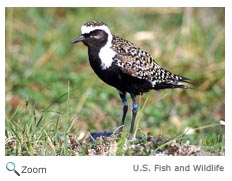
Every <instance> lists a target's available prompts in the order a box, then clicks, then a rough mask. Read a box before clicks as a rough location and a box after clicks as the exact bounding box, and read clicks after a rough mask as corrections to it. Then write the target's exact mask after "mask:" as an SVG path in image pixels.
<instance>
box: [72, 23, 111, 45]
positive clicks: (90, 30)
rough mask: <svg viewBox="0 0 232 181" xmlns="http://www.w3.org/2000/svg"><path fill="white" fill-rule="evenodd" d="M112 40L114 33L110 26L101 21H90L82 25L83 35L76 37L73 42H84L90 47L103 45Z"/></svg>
mask: <svg viewBox="0 0 232 181" xmlns="http://www.w3.org/2000/svg"><path fill="white" fill-rule="evenodd" d="M111 41H112V34H111V32H110V30H109V28H108V26H107V25H106V24H105V23H103V22H101V21H90V22H87V23H85V24H84V25H83V26H82V27H81V36H80V37H78V38H76V39H75V40H74V41H73V42H72V44H75V43H78V42H83V43H84V44H85V45H86V46H88V47H90V48H91V47H98V48H101V47H103V46H104V45H105V44H106V43H107V42H111Z"/></svg>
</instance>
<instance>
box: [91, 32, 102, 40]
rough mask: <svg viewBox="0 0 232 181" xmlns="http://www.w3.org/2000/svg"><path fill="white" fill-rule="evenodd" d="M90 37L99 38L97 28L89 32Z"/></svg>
mask: <svg viewBox="0 0 232 181" xmlns="http://www.w3.org/2000/svg"><path fill="white" fill-rule="evenodd" d="M91 37H93V38H95V39H100V38H101V34H100V31H99V30H94V31H92V32H91Z"/></svg>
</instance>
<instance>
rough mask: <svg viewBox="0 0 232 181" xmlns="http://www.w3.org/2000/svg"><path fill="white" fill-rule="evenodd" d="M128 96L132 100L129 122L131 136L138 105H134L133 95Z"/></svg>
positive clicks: (134, 98) (134, 97)
mask: <svg viewBox="0 0 232 181" xmlns="http://www.w3.org/2000/svg"><path fill="white" fill-rule="evenodd" d="M130 95H131V99H132V120H131V127H130V133H131V134H133V131H134V125H135V118H136V115H137V110H138V104H137V103H136V96H135V95H134V94H130Z"/></svg>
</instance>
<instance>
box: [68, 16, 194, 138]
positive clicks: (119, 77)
mask: <svg viewBox="0 0 232 181" xmlns="http://www.w3.org/2000/svg"><path fill="white" fill-rule="evenodd" d="M79 42H82V43H83V44H84V45H85V46H87V48H88V58H89V64H90V66H91V67H92V69H93V71H94V72H95V73H96V74H97V76H98V77H99V78H100V79H101V80H102V81H104V82H105V83H106V84H108V85H110V86H112V87H114V88H116V89H117V90H118V92H119V96H120V98H121V102H122V104H123V113H122V118H121V123H120V126H119V132H120V133H121V132H122V131H123V127H124V124H125V119H126V115H127V112H128V102H127V99H126V94H127V93H128V94H130V97H131V99H132V120H131V125H130V134H133V132H134V125H135V120H136V115H137V112H138V103H137V102H136V96H138V95H142V94H143V93H145V92H148V91H150V90H161V89H173V88H182V89H189V88H191V87H190V86H189V85H188V84H189V83H190V84H191V80H190V79H189V78H186V77H183V76H180V75H176V74H174V73H171V72H170V71H168V70H166V69H164V68H162V67H161V66H159V65H158V63H157V62H156V61H155V59H154V58H153V57H152V56H151V55H150V54H149V53H148V52H146V51H144V50H143V49H142V48H140V47H138V46H136V45H135V44H134V43H132V42H130V41H128V40H126V39H124V38H121V37H119V36H117V35H114V34H112V33H111V31H110V29H109V26H108V25H107V24H106V23H104V22H102V21H97V20H93V21H88V22H86V23H85V24H83V25H82V26H81V35H80V36H79V37H78V38H76V39H74V40H73V41H72V44H73V45H74V44H76V43H79Z"/></svg>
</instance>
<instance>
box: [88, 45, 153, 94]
mask: <svg viewBox="0 0 232 181" xmlns="http://www.w3.org/2000/svg"><path fill="white" fill-rule="evenodd" d="M98 53H99V52H97V50H93V49H90V48H89V63H90V65H91V67H92V69H93V70H94V72H95V73H96V74H97V75H98V77H99V78H100V79H101V80H103V81H104V82H105V83H107V84H109V85H111V86H113V87H115V88H116V89H118V90H120V91H122V92H129V93H133V94H135V95H139V94H142V93H143V92H147V91H149V90H150V89H152V85H151V83H150V82H149V81H147V80H143V79H138V78H136V77H133V76H130V75H128V74H127V73H125V72H123V71H122V70H121V68H120V67H118V66H117V65H115V64H114V63H112V65H111V66H110V67H109V68H107V69H102V67H101V60H100V58H99V56H98Z"/></svg>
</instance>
